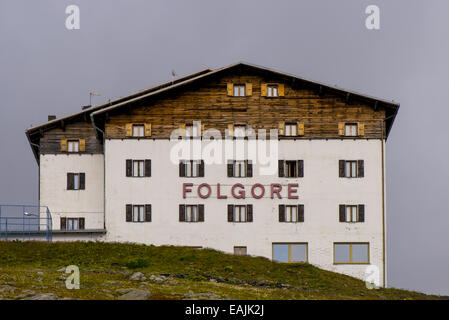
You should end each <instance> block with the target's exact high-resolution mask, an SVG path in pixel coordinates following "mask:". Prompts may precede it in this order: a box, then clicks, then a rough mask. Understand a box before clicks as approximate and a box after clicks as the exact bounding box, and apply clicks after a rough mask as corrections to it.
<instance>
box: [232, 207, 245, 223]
mask: <svg viewBox="0 0 449 320" xmlns="http://www.w3.org/2000/svg"><path fill="white" fill-rule="evenodd" d="M246 210H247V208H246V205H235V206H234V221H233V222H247V220H246V218H247V215H246V213H247V212H246Z"/></svg>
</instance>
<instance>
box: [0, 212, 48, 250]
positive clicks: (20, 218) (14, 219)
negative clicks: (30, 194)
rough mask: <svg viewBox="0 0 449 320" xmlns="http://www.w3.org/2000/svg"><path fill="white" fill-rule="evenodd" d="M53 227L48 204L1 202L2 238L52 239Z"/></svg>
mask: <svg viewBox="0 0 449 320" xmlns="http://www.w3.org/2000/svg"><path fill="white" fill-rule="evenodd" d="M52 229H53V222H52V218H51V213H50V210H49V209H48V207H46V206H36V205H17V204H0V240H5V241H8V240H41V239H42V238H45V240H46V241H52Z"/></svg>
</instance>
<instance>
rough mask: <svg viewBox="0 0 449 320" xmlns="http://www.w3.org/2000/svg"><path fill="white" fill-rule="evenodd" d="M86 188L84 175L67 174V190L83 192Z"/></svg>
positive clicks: (82, 173)
mask: <svg viewBox="0 0 449 320" xmlns="http://www.w3.org/2000/svg"><path fill="white" fill-rule="evenodd" d="M85 188H86V174H85V173H84V172H81V173H71V172H69V173H67V190H84V189H85Z"/></svg>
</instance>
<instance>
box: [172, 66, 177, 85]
mask: <svg viewBox="0 0 449 320" xmlns="http://www.w3.org/2000/svg"><path fill="white" fill-rule="evenodd" d="M176 76H177V74H176V71H175V69H172V71H171V77H172V78H171V83H172V84H173V82H174V81H175V77H176Z"/></svg>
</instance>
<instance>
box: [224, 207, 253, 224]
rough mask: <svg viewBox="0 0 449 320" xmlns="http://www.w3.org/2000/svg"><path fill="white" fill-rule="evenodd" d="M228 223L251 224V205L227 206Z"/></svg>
mask: <svg viewBox="0 0 449 320" xmlns="http://www.w3.org/2000/svg"><path fill="white" fill-rule="evenodd" d="M228 222H253V205H252V204H247V205H233V204H228Z"/></svg>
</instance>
